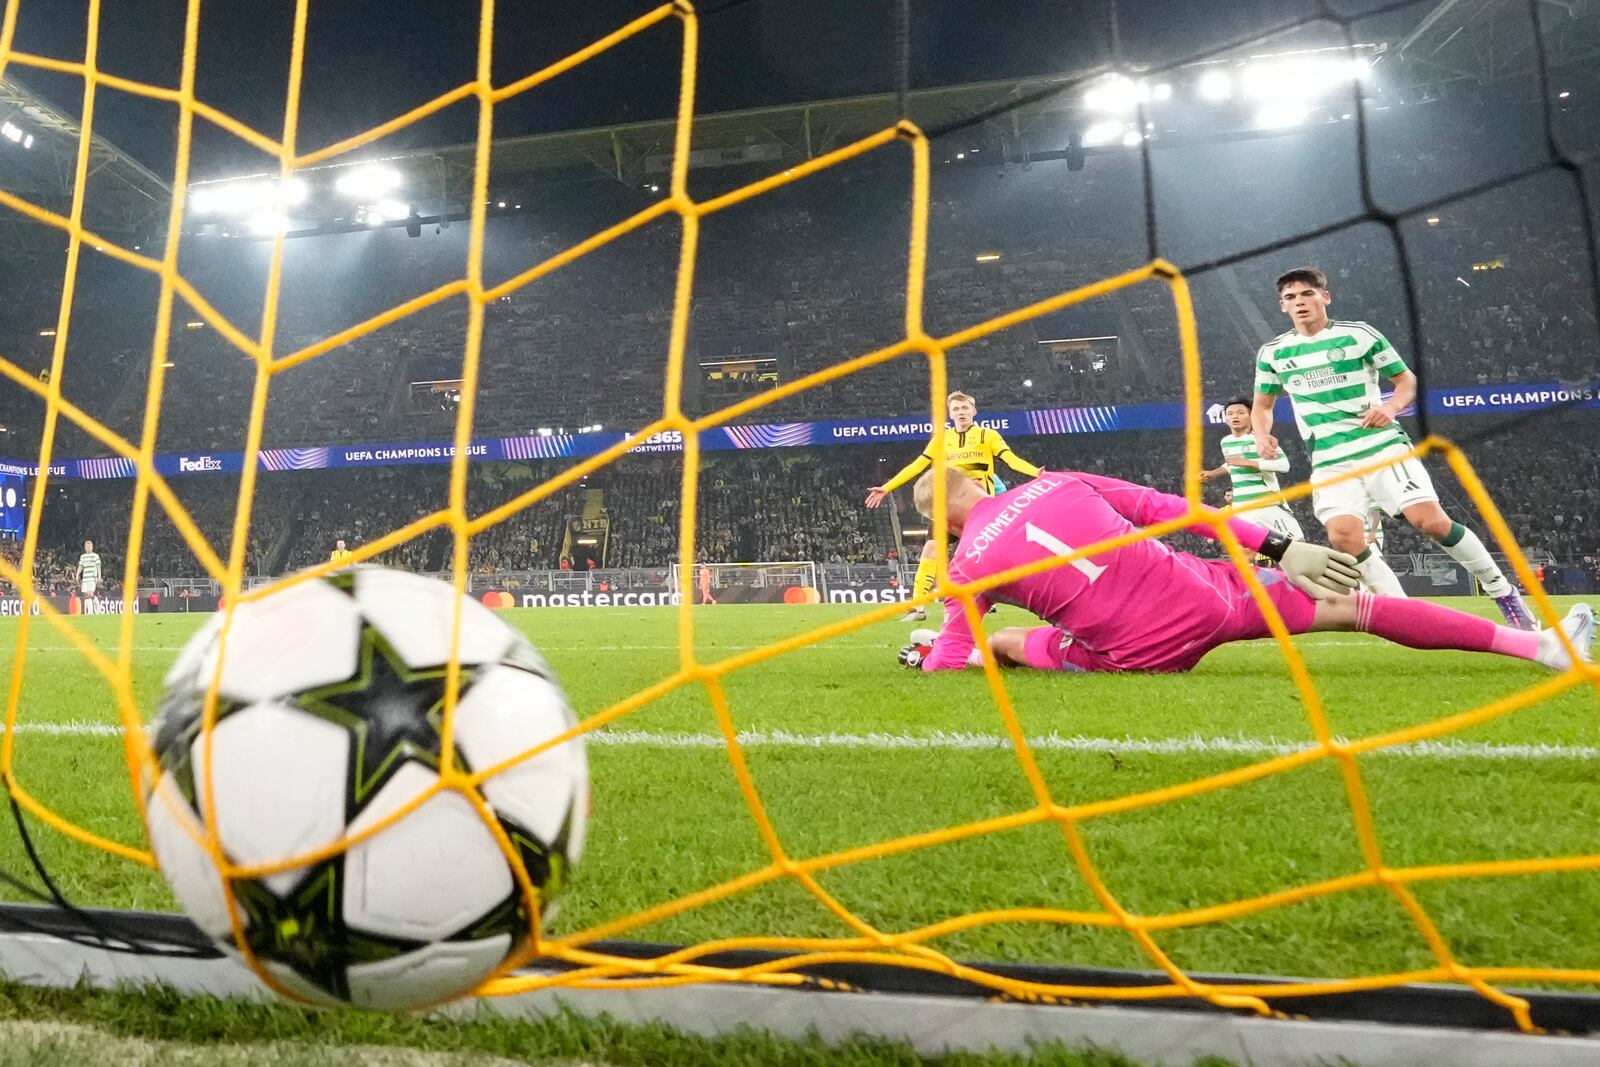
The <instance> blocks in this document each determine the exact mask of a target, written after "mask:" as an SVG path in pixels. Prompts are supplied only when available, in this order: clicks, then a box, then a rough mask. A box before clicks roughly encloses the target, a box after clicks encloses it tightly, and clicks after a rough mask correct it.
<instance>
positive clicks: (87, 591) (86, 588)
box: [78, 578, 100, 596]
mask: <svg viewBox="0 0 1600 1067" xmlns="http://www.w3.org/2000/svg"><path fill="white" fill-rule="evenodd" d="M99 584H100V581H99V579H97V578H85V579H84V580H83V583H82V584H81V585H80V586H79V587H78V592H80V593H82V594H83V595H84V596H94V590H95V586H97V585H99Z"/></svg>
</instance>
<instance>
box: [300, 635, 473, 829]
mask: <svg viewBox="0 0 1600 1067" xmlns="http://www.w3.org/2000/svg"><path fill="white" fill-rule="evenodd" d="M445 674H446V671H445V668H444V667H443V666H438V667H426V668H420V669H419V668H412V667H410V666H408V665H407V664H406V662H405V660H403V659H402V658H401V657H400V655H399V653H398V652H396V651H395V649H394V647H393V646H392V645H390V644H389V642H388V641H386V640H384V639H383V636H382V635H381V634H379V633H378V632H377V631H376V630H375V629H373V628H372V627H370V626H368V627H366V628H365V629H363V630H362V634H361V650H360V664H359V667H358V669H357V671H356V673H355V676H354V677H352V678H349V679H347V680H345V681H342V682H335V683H333V684H332V685H327V686H323V687H322V688H320V689H312V690H308V691H306V692H305V693H303V694H301V695H300V697H299V698H298V700H297V701H296V703H297V705H298V706H299V707H300V708H301V709H303V710H305V711H308V712H310V713H311V714H313V715H318V716H322V717H324V718H327V719H330V720H332V721H334V722H337V723H339V724H340V725H342V726H345V727H346V728H348V729H349V730H350V734H351V737H352V739H353V742H354V747H353V749H352V751H351V754H350V794H351V795H350V796H349V798H347V799H348V802H349V803H350V805H351V808H352V810H355V809H356V808H359V807H360V806H361V805H362V804H364V803H365V802H366V801H367V799H368V798H369V797H370V796H372V795H373V794H374V793H376V792H377V790H378V789H380V788H381V787H382V786H383V784H384V783H385V782H387V781H388V780H389V779H390V778H391V777H392V776H393V775H394V772H395V771H397V770H398V769H399V768H400V767H401V765H403V764H404V763H405V761H406V760H416V761H417V762H419V763H422V764H425V765H426V766H428V767H430V768H433V769H435V770H437V769H438V767H439V746H440V744H441V740H442V739H441V737H440V734H439V727H440V723H441V722H442V721H443V716H444V699H445V689H446V678H445ZM461 678H462V688H461V693H462V695H463V696H464V695H465V694H466V692H467V688H468V686H469V684H470V679H471V672H470V670H468V669H465V668H464V669H463V670H462V672H461Z"/></svg>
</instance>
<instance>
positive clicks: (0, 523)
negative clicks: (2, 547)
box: [0, 474, 28, 541]
mask: <svg viewBox="0 0 1600 1067" xmlns="http://www.w3.org/2000/svg"><path fill="white" fill-rule="evenodd" d="M27 522H28V497H27V485H26V483H25V482H24V481H23V478H22V475H20V474H0V541H20V540H22V531H23V528H24V527H25V526H26V525H27Z"/></svg>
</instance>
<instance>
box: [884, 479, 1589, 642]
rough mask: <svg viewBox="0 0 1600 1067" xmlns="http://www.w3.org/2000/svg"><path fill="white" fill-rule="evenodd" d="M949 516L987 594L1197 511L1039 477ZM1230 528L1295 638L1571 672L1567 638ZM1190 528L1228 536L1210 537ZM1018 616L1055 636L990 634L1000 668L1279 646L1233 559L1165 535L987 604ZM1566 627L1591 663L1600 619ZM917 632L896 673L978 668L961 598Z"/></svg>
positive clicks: (923, 507) (929, 495)
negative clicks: (1502, 621)
mask: <svg viewBox="0 0 1600 1067" xmlns="http://www.w3.org/2000/svg"><path fill="white" fill-rule="evenodd" d="M934 473H935V472H933V471H929V472H928V473H927V474H924V475H923V476H922V477H921V478H920V479H918V481H917V485H916V490H915V493H916V503H917V510H918V511H920V512H921V513H922V514H923V515H925V516H930V517H931V514H932V511H933V478H934ZM946 476H947V477H946V483H945V484H946V489H945V500H946V517H947V520H948V522H949V525H950V530H951V532H952V535H954V534H959V535H960V540H959V541H958V542H957V543H956V546H955V549H954V551H952V552H951V556H950V577H951V579H952V580H953V581H955V582H960V583H967V582H973V581H977V580H978V579H981V578H984V577H986V576H988V575H992V574H998V573H1000V572H1001V571H1006V570H1010V569H1011V568H1013V567H1018V566H1021V565H1023V564H1027V563H1032V562H1035V561H1037V560H1040V559H1044V558H1047V557H1051V556H1065V555H1068V554H1069V553H1071V552H1072V551H1073V550H1074V546H1076V545H1092V544H1096V543H1098V542H1100V541H1105V540H1108V539H1110V538H1113V537H1117V536H1119V535H1121V534H1125V533H1127V532H1129V531H1130V530H1133V529H1136V528H1138V527H1143V526H1150V525H1153V524H1155V523H1158V522H1163V521H1166V520H1168V519H1173V518H1176V517H1178V516H1180V515H1182V514H1184V513H1185V512H1186V511H1187V510H1188V504H1187V503H1185V501H1184V500H1183V498H1182V497H1176V496H1171V495H1169V494H1167V493H1162V492H1158V491H1156V490H1154V489H1151V488H1148V487H1147V486H1142V485H1134V484H1132V483H1130V482H1123V481H1118V480H1117V479H1115V478H1103V477H1100V476H1099V475H1094V474H1081V473H1068V472H1061V471H1041V472H1040V474H1039V476H1038V477H1037V478H1036V479H1034V480H1033V481H1031V482H1028V483H1027V484H1025V485H1022V486H1020V487H1018V488H1016V489H1013V490H1011V491H1010V492H1009V493H1004V494H1002V495H1000V496H993V497H991V496H985V495H984V492H983V490H982V489H981V488H979V487H978V486H977V485H975V484H974V483H973V482H972V481H970V480H969V479H968V478H966V477H965V476H963V475H962V474H961V472H959V471H957V470H954V469H947V471H946ZM1228 526H1229V528H1230V529H1231V530H1232V531H1233V533H1234V535H1235V536H1236V537H1238V539H1239V541H1240V543H1241V544H1243V545H1244V547H1245V548H1246V549H1247V550H1249V551H1251V552H1257V553H1260V554H1261V555H1264V556H1267V557H1268V558H1270V559H1272V560H1274V561H1276V562H1277V563H1278V565H1279V566H1280V567H1282V568H1283V569H1282V571H1272V570H1261V569H1258V570H1257V571H1256V577H1257V578H1259V579H1260V581H1261V583H1262V584H1263V585H1264V586H1266V592H1267V596H1268V597H1269V598H1270V599H1271V600H1272V602H1273V604H1274V605H1276V607H1277V609H1278V613H1279V614H1280V615H1282V616H1283V621H1284V623H1285V625H1287V626H1288V629H1289V632H1290V633H1292V634H1303V633H1310V632H1314V631H1318V630H1359V631H1360V632H1362V633H1369V634H1375V635H1377V636H1378V637H1382V638H1385V639H1386V640H1389V641H1393V642H1395V643H1396V644H1400V645H1406V646H1408V647H1410V648H1451V649H1461V650H1465V651H1470V652H1494V653H1498V654H1499V655H1502V656H1514V657H1516V658H1518V659H1525V660H1532V661H1533V662H1535V663H1542V664H1544V665H1545V666H1546V667H1551V668H1553V669H1556V670H1565V669H1566V668H1568V667H1569V666H1571V658H1570V657H1569V655H1568V653H1567V650H1566V647H1565V646H1564V645H1563V644H1562V642H1561V640H1560V637H1559V635H1558V634H1557V632H1556V631H1555V630H1543V631H1527V630H1513V629H1511V628H1509V627H1506V626H1498V625H1496V624H1495V623H1492V622H1490V621H1488V620H1487V619H1480V618H1478V617H1477V616H1476V615H1468V614H1466V613H1465V612H1460V611H1456V610H1454V609H1452V608H1446V607H1442V606H1441V605H1438V604H1432V603H1429V602H1428V601H1425V600H1406V599H1402V598H1399V597H1383V596H1374V595H1372V594H1369V593H1366V592H1356V591H1354V590H1356V587H1357V585H1358V583H1359V582H1360V581H1361V575H1360V573H1359V572H1358V571H1357V569H1356V561H1355V559H1354V558H1353V557H1351V556H1348V555H1346V554H1345V553H1343V552H1336V551H1334V550H1333V549H1331V548H1325V547H1323V546H1321V545H1313V544H1307V543H1306V542H1304V541H1291V540H1289V539H1288V538H1286V537H1284V536H1283V535H1281V534H1277V533H1273V532H1272V531H1270V530H1268V529H1267V528H1266V527H1264V526H1257V525H1256V524H1255V523H1253V522H1249V521H1247V520H1245V519H1241V518H1231V519H1229V520H1228ZM1189 529H1190V530H1191V531H1192V532H1194V533H1197V534H1200V535H1201V536H1203V537H1209V538H1212V539H1213V540H1215V539H1216V532H1215V531H1214V530H1213V529H1212V528H1211V527H1209V526H1203V525H1200V526H1191V527H1189ZM991 602H998V603H1002V604H1014V605H1016V606H1017V607H1020V608H1026V609H1027V610H1029V611H1031V612H1033V613H1034V614H1035V615H1038V616H1039V617H1040V618H1042V619H1045V620H1046V621H1047V622H1049V623H1050V625H1049V626H1038V627H1021V626H1017V627H1009V628H1007V629H1003V630H997V631H996V632H994V633H993V634H990V635H989V647H990V649H991V650H992V651H993V652H994V655H995V658H996V659H997V660H998V661H999V662H1000V663H1001V664H1002V665H1015V666H1021V667H1037V668H1039V669H1040V670H1054V671H1059V670H1066V671H1186V670H1189V669H1190V668H1192V667H1193V666H1194V665H1195V664H1197V663H1199V662H1200V660H1201V659H1202V658H1203V657H1204V656H1205V654H1206V653H1207V652H1210V651H1211V650H1212V649H1214V648H1216V647H1217V646H1218V645H1222V644H1226V643H1228V642H1229V641H1247V640H1250V639H1252V638H1259V637H1266V636H1268V633H1269V631H1268V629H1267V621H1266V619H1265V618H1264V617H1263V616H1262V614H1261V611H1260V609H1259V608H1258V607H1257V606H1256V602H1255V600H1254V598H1252V597H1251V595H1250V590H1249V588H1248V587H1247V586H1246V585H1245V581H1244V578H1243V577H1242V576H1241V575H1240V574H1239V572H1238V570H1237V569H1236V568H1235V567H1234V565H1233V563H1232V562H1231V561H1229V560H1207V559H1201V558H1199V557H1198V556H1191V555H1189V554H1188V553H1186V552H1177V551H1174V550H1173V549H1171V548H1168V547H1167V546H1166V545H1164V544H1162V543H1161V542H1160V541H1158V540H1156V539H1154V538H1145V539H1144V540H1141V541H1135V542H1133V543H1132V544H1129V545H1124V546H1123V547H1121V548H1116V549H1112V550H1110V551H1107V552H1101V553H1097V554H1095V555H1093V556H1088V557H1083V558H1080V559H1076V560H1074V561H1072V562H1071V563H1070V564H1067V565H1065V566H1060V567H1056V568H1054V569H1052V570H1047V571H1044V572H1042V573H1040V574H1034V575H1031V576H1029V577H1026V578H1021V579H1018V580H1017V581H1014V582H1010V583H1008V584H1005V585H998V586H995V587H994V588H992V589H990V590H988V591H987V592H985V593H983V594H981V595H979V596H978V598H977V603H978V612H979V614H982V613H983V612H985V611H987V610H988V608H989V605H990V603H991ZM1561 628H1562V629H1563V630H1565V631H1566V634H1567V636H1568V638H1570V640H1571V643H1572V645H1573V647H1574V648H1576V649H1577V650H1578V653H1579V655H1580V656H1582V657H1583V658H1584V659H1585V660H1586V661H1587V659H1588V649H1589V645H1590V642H1591V641H1592V640H1593V638H1594V629H1595V623H1594V612H1593V611H1592V610H1591V609H1590V608H1589V606H1588V605H1587V604H1580V605H1578V606H1577V607H1575V608H1573V609H1572V610H1571V611H1570V612H1569V613H1568V614H1567V617H1566V618H1565V619H1564V620H1563V621H1562V623H1561ZM931 634H932V631H927V630H923V631H918V632H917V634H914V635H913V641H916V639H917V638H918V637H919V636H920V637H923V638H924V641H922V642H918V643H914V644H912V645H911V646H910V647H908V648H906V649H903V650H902V651H901V654H900V662H902V663H904V664H905V665H906V666H909V667H920V668H921V669H922V670H925V671H936V670H949V669H953V668H960V667H965V666H968V665H969V664H977V663H978V662H979V658H978V653H977V651H976V649H975V648H974V642H973V635H972V630H971V628H970V627H969V626H968V625H967V615H966V612H965V611H963V610H962V607H961V603H960V601H958V600H955V599H951V600H948V601H947V602H946V603H945V622H944V628H943V629H942V630H940V631H939V632H938V634H937V635H936V636H933V637H932V638H931V640H927V639H928V637H929V635H931Z"/></svg>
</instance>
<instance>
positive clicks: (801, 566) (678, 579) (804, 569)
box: [668, 559, 820, 596]
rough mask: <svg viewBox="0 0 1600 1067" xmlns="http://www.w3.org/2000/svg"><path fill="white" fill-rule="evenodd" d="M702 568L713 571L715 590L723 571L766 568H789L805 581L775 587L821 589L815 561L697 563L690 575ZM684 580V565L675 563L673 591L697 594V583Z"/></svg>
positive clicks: (786, 582)
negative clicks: (818, 583) (796, 570)
mask: <svg viewBox="0 0 1600 1067" xmlns="http://www.w3.org/2000/svg"><path fill="white" fill-rule="evenodd" d="M701 567H706V568H708V569H709V570H710V571H711V586H712V588H713V589H715V588H717V585H718V583H717V575H718V574H719V573H721V572H722V571H752V570H755V571H759V570H761V569H763V568H765V569H773V570H776V569H779V568H788V569H789V572H790V573H791V574H792V573H794V571H795V569H798V571H799V573H800V574H801V575H803V580H801V581H793V580H789V581H784V582H782V583H779V582H773V583H771V584H774V585H777V584H783V585H808V586H810V587H811V588H813V589H818V588H820V587H819V586H818V585H817V580H818V578H817V573H818V572H817V563H816V561H815V560H809V559H789V560H773V561H763V562H753V561H746V562H739V563H700V562H696V563H693V564H691V565H690V573H691V574H698V573H699V572H700V568H701ZM682 579H683V568H682V565H681V564H678V563H674V564H673V565H672V573H671V574H670V575H669V577H668V582H669V583H670V585H671V589H672V591H673V592H674V593H675V594H677V595H679V596H684V595H687V594H692V593H694V592H696V590H697V587H696V585H695V583H694V582H693V581H691V582H690V583H689V584H688V586H687V587H685V586H684V583H683V580H682ZM767 584H768V583H766V582H764V581H763V582H761V583H759V585H758V588H759V587H764V586H766V585H767Z"/></svg>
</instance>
